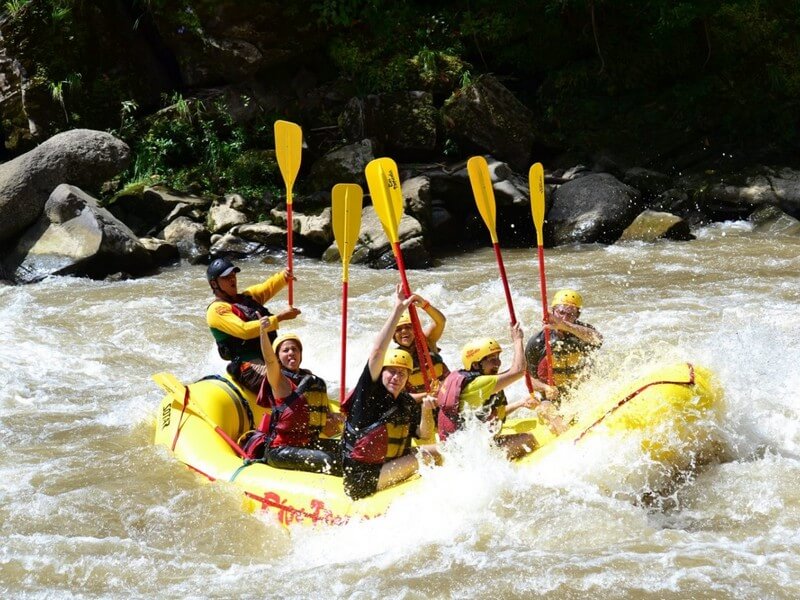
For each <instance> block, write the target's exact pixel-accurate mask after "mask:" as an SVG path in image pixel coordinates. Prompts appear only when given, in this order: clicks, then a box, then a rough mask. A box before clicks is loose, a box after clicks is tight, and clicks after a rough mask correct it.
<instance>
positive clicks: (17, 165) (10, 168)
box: [0, 129, 130, 244]
mask: <svg viewBox="0 0 800 600" xmlns="http://www.w3.org/2000/svg"><path fill="white" fill-rule="evenodd" d="M129 161H130V149H129V148H128V146H127V145H126V144H125V143H124V142H122V141H120V140H118V139H117V138H115V137H114V136H112V135H110V134H108V133H104V132H102V131H92V130H90V129H73V130H71V131H65V132H64V133H59V134H58V135H54V136H53V137H51V138H50V139H49V140H47V141H46V142H43V143H42V144H40V145H39V146H37V147H36V148H34V149H33V150H31V151H30V152H26V153H25V154H23V155H22V156H18V157H17V158H15V159H14V160H10V161H8V162H7V163H4V164H2V165H0V244H3V243H5V242H9V241H10V240H12V239H13V238H15V237H16V236H18V235H19V234H20V233H22V232H23V231H25V229H27V228H28V227H29V226H30V225H31V224H33V223H34V222H35V221H36V220H37V219H38V218H39V216H40V215H41V214H42V210H43V209H44V205H45V202H47V199H48V197H49V196H50V193H51V192H52V191H53V190H54V189H55V188H56V186H58V185H59V184H62V183H67V184H70V185H74V186H77V187H79V188H82V189H86V190H89V191H95V190H97V189H99V187H100V185H101V184H102V183H103V182H104V181H107V180H108V179H111V178H112V177H114V176H115V175H117V174H118V173H120V172H121V171H122V170H124V169H125V167H127V166H128V162H129Z"/></svg>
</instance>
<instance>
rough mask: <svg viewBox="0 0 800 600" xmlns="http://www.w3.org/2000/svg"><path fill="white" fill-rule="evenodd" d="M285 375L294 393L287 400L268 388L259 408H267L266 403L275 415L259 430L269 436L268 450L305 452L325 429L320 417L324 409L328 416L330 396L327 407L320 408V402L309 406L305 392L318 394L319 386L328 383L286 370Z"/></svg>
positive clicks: (263, 422) (265, 421) (306, 372)
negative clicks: (289, 447) (291, 447)
mask: <svg viewBox="0 0 800 600" xmlns="http://www.w3.org/2000/svg"><path fill="white" fill-rule="evenodd" d="M283 373H284V375H286V376H287V377H288V379H289V383H290V384H291V386H292V392H291V393H290V394H289V395H288V396H287V397H286V398H275V396H274V395H273V393H272V389H271V388H270V387H269V386H267V385H265V386H264V394H263V398H260V399H259V404H262V405H264V399H266V401H267V403H268V405H269V406H271V407H272V414H271V415H270V416H269V420H268V421H267V419H266V417H265V419H264V420H263V421H262V423H261V425H260V426H259V429H260V430H261V431H262V432H263V431H266V432H267V444H268V447H269V448H280V447H283V446H293V447H295V448H305V447H307V446H308V445H309V444H311V442H312V441H313V440H314V439H315V438H316V437H318V436H319V434H320V432H321V431H322V427H323V426H324V419H322V423H321V424H320V415H319V414H318V413H319V412H320V410H321V409H324V410H325V412H326V414H327V395H326V396H324V399H325V404H326V405H325V406H324V407H321V406H318V404H320V403H319V402H314V403H312V402H309V398H308V397H307V396H306V394H305V392H306V391H309V392H312V391H317V392H318V391H319V390H318V389H316V388H318V386H319V385H320V384H321V385H322V386H323V387H324V385H325V383H324V382H323V381H322V380H321V379H320V378H319V377H316V376H315V375H313V374H312V373H311V372H310V371H305V372H301V373H292V372H291V371H286V370H285V369H284V370H283ZM298 379H299V382H298ZM317 399H319V398H317Z"/></svg>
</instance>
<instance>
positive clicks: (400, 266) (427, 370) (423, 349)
mask: <svg viewBox="0 0 800 600" xmlns="http://www.w3.org/2000/svg"><path fill="white" fill-rule="evenodd" d="M392 250H393V251H394V257H395V260H396V261H397V270H398V271H399V272H400V283H401V285H402V287H403V293H404V294H405V295H406V298H408V297H409V296H410V295H411V287H410V286H409V285H408V278H407V277H406V265H405V263H404V262H403V252H402V251H401V250H400V242H394V243H392ZM408 316H409V317H410V318H411V327H412V329H413V330H414V345H415V346H416V347H417V357H419V360H420V363H421V364H420V372H421V373H422V380H423V381H424V382H425V391H426V392H430V391H431V383H432V382H431V374H432V373H435V371H434V368H433V361H432V360H431V355H430V352H429V351H428V343H427V340H426V339H425V336H424V335H423V333H422V325H420V322H419V315H417V309H416V307H415V306H414V305H413V304H410V305H409V306H408Z"/></svg>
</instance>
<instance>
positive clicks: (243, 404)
mask: <svg viewBox="0 0 800 600" xmlns="http://www.w3.org/2000/svg"><path fill="white" fill-rule="evenodd" d="M207 379H213V380H215V381H219V382H221V383H224V384H225V385H226V386H227V387H228V389H230V390H231V391H232V392H233V394H234V395H233V396H232V397H233V399H234V400H236V399H238V400H239V405H237V406H236V408H237V409H238V410H239V411H240V414H241V411H244V413H245V414H246V415H247V429H248V430H250V429H253V428H254V423H255V419H254V418H253V411H252V409H251V408H250V404H249V403H248V402H247V399H246V398H245V397H244V396H243V395H242V393H241V392H240V391H239V390H238V388H237V387H236V386H235V385H233V384H232V383H231V382H230V381H228V380H227V379H225V378H224V377H222V376H220V375H206V376H205V377H203V378H202V379H199V380H198V381H206V380H207Z"/></svg>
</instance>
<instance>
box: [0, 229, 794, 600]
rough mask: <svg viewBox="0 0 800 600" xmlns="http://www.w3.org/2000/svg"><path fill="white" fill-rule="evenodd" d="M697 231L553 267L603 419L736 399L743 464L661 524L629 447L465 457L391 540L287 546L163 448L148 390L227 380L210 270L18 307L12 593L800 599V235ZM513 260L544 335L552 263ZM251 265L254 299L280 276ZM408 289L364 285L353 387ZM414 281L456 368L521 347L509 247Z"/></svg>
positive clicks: (733, 425)
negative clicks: (543, 293) (682, 376)
mask: <svg viewBox="0 0 800 600" xmlns="http://www.w3.org/2000/svg"><path fill="white" fill-rule="evenodd" d="M696 234H697V235H698V239H697V240H695V241H692V242H684V243H674V242H673V243H669V242H666V243H657V244H640V243H628V244H622V245H617V246H611V247H602V246H586V247H580V248H559V249H554V250H550V251H548V253H547V265H548V275H549V289H550V291H551V292H553V291H555V290H556V289H557V288H558V287H567V286H569V287H575V288H577V289H579V290H581V291H582V292H583V294H584V298H585V302H586V306H585V310H584V313H583V317H582V318H583V319H584V320H586V321H589V322H591V323H593V324H595V325H596V326H597V327H598V328H599V329H600V330H601V331H602V332H603V333H604V335H605V339H606V343H605V346H604V347H603V350H602V351H601V356H600V359H599V361H598V372H597V373H596V374H595V375H594V377H593V379H592V381H593V382H594V383H592V384H591V385H590V386H589V388H590V389H588V390H584V391H583V392H582V394H583V401H587V398H590V396H591V393H592V392H593V391H595V390H602V389H604V386H607V385H616V384H619V383H623V382H625V381H627V380H629V379H630V378H631V375H632V374H634V373H639V372H640V371H642V370H644V369H647V368H649V367H651V366H654V365H659V364H663V363H669V362H675V361H681V360H691V361H694V362H695V363H697V364H700V365H705V366H707V367H709V368H710V369H711V370H713V371H714V372H715V373H716V375H717V377H718V379H719V381H720V383H721V385H722V387H723V389H724V393H725V401H726V404H725V409H724V411H723V412H724V414H723V415H722V416H721V417H720V418H719V423H717V424H716V426H717V427H718V428H719V433H720V435H721V437H722V439H723V440H724V444H725V454H726V458H725V459H724V460H723V461H721V462H719V463H717V464H713V465H711V466H709V467H707V468H706V469H704V470H702V471H701V472H700V473H698V474H697V475H696V476H695V477H693V478H691V479H690V481H689V482H688V483H686V484H684V485H681V486H679V487H678V488H677V489H676V490H675V491H674V493H673V494H672V496H671V497H669V498H666V499H662V501H661V502H656V503H655V504H650V505H647V506H645V505H642V503H638V502H636V501H635V498H636V497H637V496H639V495H641V492H642V491H647V490H643V489H642V485H644V484H643V483H642V482H643V481H645V482H646V481H647V480H648V476H649V475H648V469H649V465H648V464H647V462H646V459H645V458H644V457H643V456H642V455H641V452H637V451H633V450H632V448H631V444H630V443H629V441H627V440H625V439H619V440H617V441H613V440H612V441H611V442H609V443H608V445H606V446H603V447H596V446H595V447H594V448H593V451H592V453H591V456H589V455H587V454H586V453H581V452H579V451H576V452H575V453H574V455H569V456H564V455H561V456H553V457H552V460H545V461H543V462H542V463H541V464H538V465H536V466H535V467H533V468H530V469H525V470H521V469H514V468H512V467H510V466H509V465H508V464H507V463H506V462H505V461H504V460H503V459H502V458H500V457H499V456H498V455H496V454H494V453H491V452H490V453H487V452H486V451H485V450H483V449H482V447H481V449H479V450H475V449H470V448H468V447H464V448H462V449H461V450H460V451H459V450H458V449H456V450H455V451H453V452H452V455H451V456H450V460H449V462H448V465H447V466H445V467H443V468H441V469H438V470H434V471H432V472H426V473H424V482H423V486H422V488H421V491H420V493H419V494H416V495H414V496H410V497H404V498H402V499H401V501H400V502H398V503H397V504H396V505H395V506H393V508H392V510H391V511H390V512H389V513H388V514H387V515H386V516H384V517H382V518H380V519H377V520H375V521H372V522H369V523H351V524H349V525H347V526H344V527H339V528H334V529H324V528H320V529H317V530H314V529H302V530H292V531H289V532H287V530H285V529H283V528H282V527H281V526H280V525H278V524H277V523H276V522H275V521H274V520H273V519H272V518H271V517H268V516H265V515H247V514H245V513H244V512H243V511H242V510H241V508H240V495H239V493H238V492H237V491H236V490H235V489H233V488H232V487H228V486H225V485H205V484H203V483H201V481H200V480H199V478H198V477H197V476H195V475H194V474H193V473H192V472H190V471H189V470H188V469H186V468H185V467H184V466H182V465H181V464H179V463H177V462H175V461H174V460H173V459H172V458H171V457H170V456H169V455H168V454H167V452H166V451H165V450H164V449H163V448H157V447H154V446H153V445H152V437H153V427H154V419H153V415H154V411H155V409H156V407H157V405H158V403H159V400H160V398H161V393H160V392H159V390H158V389H157V388H156V386H155V385H154V384H153V383H152V381H151V380H150V376H151V374H153V373H155V372H158V371H162V370H168V371H171V372H173V373H174V374H175V375H177V376H178V377H179V378H180V379H182V380H183V381H191V380H194V379H196V378H199V377H201V376H203V375H205V374H208V373H213V372H219V371H220V369H221V368H222V362H221V361H220V360H219V359H218V358H217V357H216V356H215V353H214V350H213V348H212V343H211V338H210V335H209V333H208V330H207V329H206V326H205V321H204V312H205V307H206V305H207V303H208V301H209V299H210V293H209V290H208V286H207V284H206V281H205V278H204V268H203V267H201V266H196V267H192V266H185V265H184V266H180V267H175V268H171V269H167V270H164V271H163V272H162V273H161V274H159V275H157V276H155V277H151V278H148V279H142V280H138V281H127V282H116V283H104V282H95V281H88V280H81V279H71V278H63V279H60V278H56V279H52V280H48V281H45V282H43V283H40V284H37V285H31V286H25V287H3V288H0V322H2V333H3V335H2V344H0V363H2V371H1V372H0V481H1V482H2V484H1V487H0V540H2V541H0V596H2V597H4V598H19V597H23V598H72V597H76V598H110V597H135V598H154V597H162V598H184V597H190V598H205V597H211V598H227V597H236V598H262V597H263V598H278V597H280V598H307V597H318V598H328V597H348V598H350V597H355V598H389V597H391V598H397V597H401V598H428V597H434V598H439V597H459V598H471V597H492V598H508V597H520V598H526V597H531V596H535V595H539V594H547V595H548V596H549V597H553V598H584V597H609V598H621V597H624V598H690V597H691V598H734V597H736V598H796V597H798V596H800V369H799V368H798V365H800V311H799V310H798V306H800V238H798V237H788V236H783V237H782V236H776V235H767V234H763V233H758V232H754V231H751V229H750V226H749V225H746V224H742V223H729V224H722V225H715V226H712V227H708V228H704V229H701V230H699V231H697V232H696ZM504 256H505V259H506V268H507V271H508V275H509V280H510V282H511V287H512V291H513V294H514V297H515V303H516V309H517V314H518V315H519V317H520V320H521V321H522V322H523V324H524V325H525V328H526V333H529V332H532V331H533V329H535V328H536V326H537V323H538V322H539V320H540V317H541V303H540V299H539V294H538V277H537V271H536V263H535V253H534V252H533V251H532V250H515V251H506V252H505V254H504ZM242 266H243V272H242V273H241V274H240V278H239V282H240V286H244V285H247V284H250V283H256V282H257V281H259V280H260V279H261V278H263V277H265V276H267V275H269V274H270V273H271V272H273V271H274V270H275V269H276V268H278V266H279V265H277V264H275V263H270V264H260V263H259V262H258V261H256V260H252V261H246V262H243V263H242ZM296 270H297V274H298V278H299V281H298V282H297V284H296V290H295V297H296V305H298V306H299V307H300V308H301V309H302V310H303V315H302V317H300V318H299V319H298V320H297V321H296V322H295V327H294V329H295V330H296V331H298V332H299V333H300V335H301V336H302V337H303V338H304V339H305V340H306V344H305V348H306V352H305V357H304V359H305V360H304V365H306V366H309V367H312V368H313V369H314V370H315V371H317V372H318V373H319V374H321V375H322V376H323V377H325V378H326V379H327V380H328V382H329V387H330V390H331V391H332V392H333V391H337V390H338V374H339V350H338V348H339V321H340V312H339V310H340V309H339V307H340V290H341V279H340V278H341V270H340V266H339V265H325V264H320V263H317V262H315V261H309V260H304V259H299V260H298V262H297V266H296ZM396 278H397V274H396V272H394V271H380V272H376V271H371V270H368V269H365V268H360V267H353V269H352V270H351V293H350V306H351V313H350V324H351V327H350V338H349V339H350V343H349V346H348V358H349V361H348V362H349V365H348V378H347V379H348V382H349V383H351V384H352V383H353V382H354V381H355V379H356V378H357V376H358V372H359V371H360V369H361V367H362V365H363V361H364V360H365V351H366V349H367V347H368V344H369V342H370V340H371V338H372V335H373V333H374V332H375V331H376V330H377V329H378V328H379V326H380V324H381V323H382V322H383V320H384V318H385V316H386V314H387V311H388V310H389V308H390V307H391V305H392V289H393V283H394V281H396ZM409 279H410V281H411V285H412V287H414V288H416V289H418V290H419V291H420V293H421V294H422V295H423V296H424V297H425V298H426V299H428V300H430V301H431V302H432V303H433V304H435V305H437V306H439V307H440V308H441V309H442V310H443V312H444V313H445V314H446V315H447V316H448V318H449V322H448V327H447V330H446V331H445V335H444V337H443V339H442V341H441V345H442V349H443V355H444V357H445V359H446V360H447V362H448V363H449V364H450V365H451V366H453V367H454V366H457V365H458V362H459V360H458V356H459V348H460V346H461V345H462V344H463V343H464V342H465V341H467V340H468V339H469V338H470V337H471V336H472V335H475V334H480V335H491V336H496V337H497V338H498V339H499V340H500V342H501V343H502V344H505V345H506V346H508V340H509V336H508V325H507V320H508V318H507V313H506V310H505V301H504V296H503V292H502V287H501V284H500V282H499V280H498V278H497V270H496V266H495V263H494V257H493V254H492V252H491V250H490V249H486V250H481V251H478V252H474V253H470V254H467V255H459V256H456V257H452V258H445V259H442V260H441V262H440V264H439V266H437V267H436V268H435V269H433V270H430V271H411V272H409ZM284 302H285V295H282V296H281V297H280V302H277V301H276V302H273V303H271V304H270V306H271V307H273V308H276V307H277V308H279V307H280V306H281V305H283V303H284ZM526 337H527V336H526ZM503 357H504V359H505V360H506V362H508V361H510V352H505V353H504V355H503ZM523 391H524V387H523V386H522V384H518V385H517V386H516V387H514V388H512V393H511V396H512V398H513V397H515V396H517V395H519V394H522V393H523ZM578 401H579V400H576V402H578ZM475 435H476V436H477V435H479V434H478V433H477V432H476V433H475ZM478 441H480V440H478ZM478 446H480V444H478ZM637 447H638V446H637ZM620 457H623V459H621V458H620ZM643 474H644V475H643Z"/></svg>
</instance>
